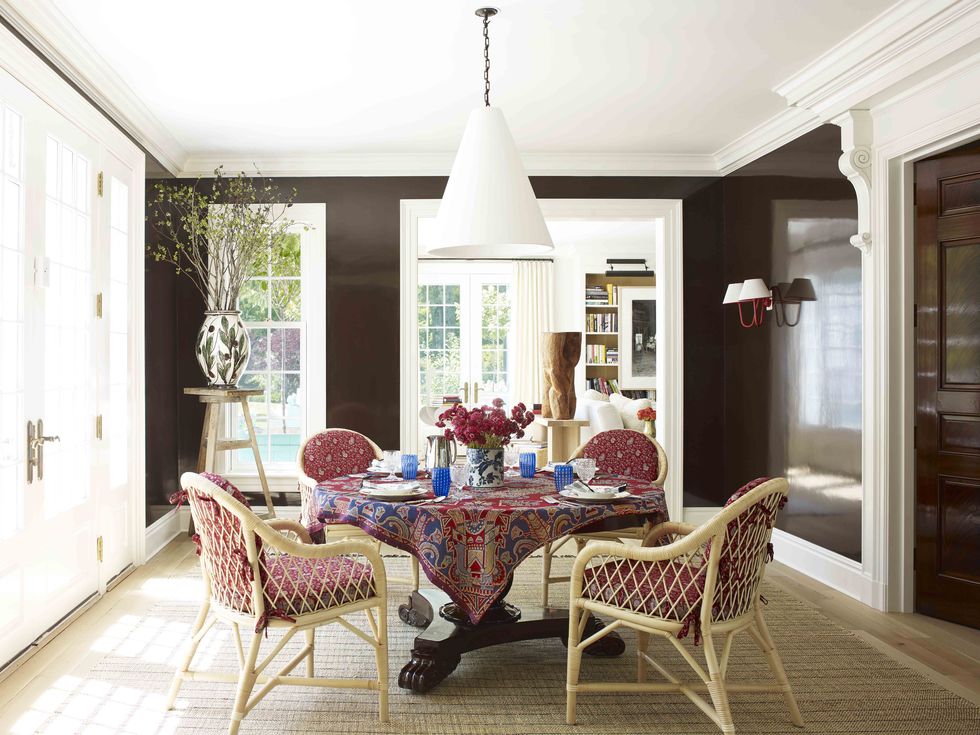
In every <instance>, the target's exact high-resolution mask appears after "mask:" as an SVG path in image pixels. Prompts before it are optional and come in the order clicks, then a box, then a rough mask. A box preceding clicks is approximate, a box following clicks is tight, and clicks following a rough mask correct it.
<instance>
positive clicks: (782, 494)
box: [566, 478, 803, 734]
mask: <svg viewBox="0 0 980 735" xmlns="http://www.w3.org/2000/svg"><path fill="white" fill-rule="evenodd" d="M787 490H788V484H787V482H786V480H784V479H782V478H779V479H773V480H769V479H766V478H761V479H759V480H755V481H754V482H751V483H749V484H748V485H746V486H745V487H743V488H742V489H741V490H739V491H738V492H737V493H735V495H733V496H732V498H731V499H730V500H729V501H728V504H727V505H726V507H725V508H723V509H722V510H721V511H720V512H719V513H718V514H717V515H715V517H714V518H712V519H711V520H710V521H708V522H707V523H705V524H703V525H701V526H699V527H697V528H695V527H693V526H690V525H687V524H682V523H662V524H660V525H658V526H656V527H655V528H653V529H652V530H651V531H650V532H649V534H648V535H647V537H646V538H645V539H644V542H643V546H642V547H640V546H632V545H625V544H619V543H611V542H598V543H592V544H589V545H588V546H586V547H585V549H583V551H582V552H581V553H579V555H578V556H577V557H576V559H575V564H574V567H573V569H572V580H571V593H570V602H569V608H570V609H569V629H568V672H567V681H566V690H567V710H566V719H567V721H568V723H569V724H574V723H575V705H576V698H577V696H578V694H579V693H580V692H623V691H630V692H680V693H682V694H684V695H686V696H687V697H688V698H689V699H690V700H691V701H692V702H693V703H694V704H695V705H697V706H698V707H699V708H700V709H701V710H702V711H704V713H705V714H707V715H708V717H710V718H711V720H712V721H713V722H714V723H715V724H716V725H718V727H719V728H721V731H722V732H723V733H728V734H730V733H734V732H735V725H734V723H733V722H732V713H731V708H730V706H729V700H728V695H729V692H776V693H780V694H782V696H783V698H784V700H785V702H786V706H787V708H788V709H789V713H790V718H791V720H792V722H793V724H794V725H797V726H799V727H802V725H803V720H802V718H801V716H800V711H799V708H798V707H797V705H796V699H795V698H794V697H793V691H792V689H791V688H790V684H789V681H788V680H787V678H786V672H785V670H784V669H783V665H782V662H781V661H780V658H779V654H778V653H777V651H776V646H775V644H774V643H773V641H772V637H771V636H770V635H769V630H768V628H767V627H766V622H765V620H764V618H763V615H762V607H761V604H760V599H759V587H760V584H761V582H762V577H763V573H764V570H765V565H766V561H767V560H768V559H769V558H771V554H772V549H771V546H770V537H771V536H772V527H773V524H774V523H775V520H776V513H777V512H778V510H779V508H780V507H781V506H782V505H783V504H784V503H785V498H786V493H787ZM590 615H601V616H602V617H603V618H605V619H611V622H610V623H609V624H608V625H606V626H605V627H604V628H602V629H601V630H600V631H598V632H596V633H595V634H593V635H591V636H589V637H588V638H586V639H585V640H583V639H582V635H583V632H584V630H585V627H586V624H587V622H588V620H589V617H590ZM620 627H628V628H633V629H634V630H636V631H637V633H638V635H637V657H638V660H637V681H636V683H633V684H623V683H612V682H587V683H580V682H579V667H580V665H581V662H582V652H583V651H584V649H585V648H587V647H588V646H590V645H592V644H593V643H595V642H596V641H598V640H599V639H601V638H602V637H603V636H605V635H607V634H608V633H610V632H612V631H614V630H616V629H617V628H620ZM743 631H744V632H747V633H748V634H749V636H751V638H752V640H753V641H755V643H756V644H757V645H758V646H759V648H760V649H761V650H762V652H763V653H764V654H765V656H766V658H767V660H768V663H769V667H770V668H771V669H772V673H773V675H774V677H775V683H774V684H770V683H762V682H755V681H752V682H747V683H744V684H732V683H729V679H728V659H729V654H730V653H731V650H732V640H733V638H734V637H735V635H736V634H738V633H741V632H743ZM651 636H660V637H662V638H665V639H666V640H667V641H669V642H670V643H671V644H673V645H674V646H675V647H676V649H677V650H678V651H679V652H680V654H681V655H682V656H683V658H684V660H685V661H686V662H687V663H688V664H689V665H690V666H691V668H692V669H693V670H694V672H695V674H696V675H697V678H698V680H697V681H682V680H681V679H680V678H678V677H677V676H675V675H674V674H673V673H671V672H670V671H668V670H667V669H666V668H665V667H664V666H662V665H661V664H660V663H658V662H657V661H656V660H655V659H654V658H652V657H651V656H650V655H649V653H648V647H649V642H650V637H651ZM688 636H690V637H691V638H693V640H694V644H695V646H698V645H699V644H701V643H702V639H703V653H704V659H705V665H704V666H702V665H701V664H700V663H699V662H698V660H697V659H696V658H695V656H694V652H692V651H691V650H690V649H689V648H688V647H687V646H686V645H685V644H684V643H683V641H682V639H684V638H686V637H688ZM716 643H720V644H721V652H720V654H719V653H718V651H717V650H716V648H715V644H716ZM648 666H649V667H652V668H653V669H654V670H655V671H656V672H658V673H659V674H660V675H661V676H663V677H664V679H666V682H657V683H654V682H647V681H646V674H647V667H648ZM704 691H707V693H708V695H709V697H710V700H711V701H710V702H709V701H707V700H706V699H705V698H704V697H703V696H702V695H701V692H704Z"/></svg>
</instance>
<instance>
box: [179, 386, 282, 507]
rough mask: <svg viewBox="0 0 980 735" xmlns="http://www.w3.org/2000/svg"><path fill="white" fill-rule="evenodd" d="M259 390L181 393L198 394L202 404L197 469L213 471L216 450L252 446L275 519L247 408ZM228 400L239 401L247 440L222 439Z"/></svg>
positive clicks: (196, 390)
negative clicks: (222, 419) (202, 420)
mask: <svg viewBox="0 0 980 735" xmlns="http://www.w3.org/2000/svg"><path fill="white" fill-rule="evenodd" d="M263 393H264V391H262V390H261V389H255V388H252V389H246V388H184V395H188V396H197V399H198V400H199V401H200V402H201V403H203V404H204V405H205V407H206V408H205V412H204V428H203V429H202V430H201V449H200V451H199V452H198V455H197V471H198V472H214V457H215V454H216V453H217V452H230V451H232V450H234V449H248V448H249V447H251V448H252V455H253V456H254V457H255V469H256V470H257V471H258V474H259V482H260V483H261V485H262V494H263V495H264V496H265V505H266V508H268V509H269V510H268V517H269V518H275V517H276V511H275V510H274V509H273V507H272V494H271V493H270V492H269V481H268V480H267V479H266V477H265V469H264V468H263V467H262V457H261V456H260V455H259V443H258V441H257V440H256V438H255V427H254V426H252V414H251V413H249V410H248V399H249V396H261V395H262V394H263ZM229 403H238V404H240V405H241V407H242V414H243V415H244V416H245V426H246V427H248V439H222V438H220V436H219V433H220V431H221V407H222V406H223V405H225V404H229Z"/></svg>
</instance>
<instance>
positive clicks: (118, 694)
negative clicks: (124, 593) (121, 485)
mask: <svg viewBox="0 0 980 735" xmlns="http://www.w3.org/2000/svg"><path fill="white" fill-rule="evenodd" d="M139 594H140V595H141V596H143V597H145V598H146V599H147V601H148V602H153V601H156V600H161V599H164V600H170V601H175V602H186V601H197V600H200V599H201V581H200V579H194V578H168V577H153V578H151V579H148V580H147V581H146V582H144V583H143V584H142V585H141V586H140V588H139ZM190 629H191V625H190V623H188V622H175V621H172V620H167V619H165V618H163V617H160V616H159V615H146V616H144V615H139V614H123V615H121V616H119V617H117V618H116V619H114V620H111V621H109V622H108V624H107V625H106V627H105V628H104V629H103V630H96V631H95V632H94V634H93V635H94V640H93V641H92V642H91V644H90V645H89V647H88V648H89V651H91V652H93V653H95V654H100V655H107V654H112V655H114V656H122V657H125V658H132V659H139V660H141V661H145V662H147V663H149V664H157V665H160V664H164V665H166V666H168V667H169V666H171V665H176V664H175V662H176V661H177V659H178V658H179V656H180V654H181V653H182V652H183V650H184V647H185V646H186V645H188V642H189V636H190ZM230 635H231V634H230V632H229V631H228V630H227V629H224V630H222V629H220V628H217V629H212V630H211V631H210V632H209V633H208V634H207V635H206V636H205V638H204V640H203V641H202V643H201V646H200V647H199V648H198V651H197V656H195V659H194V661H195V665H197V666H204V667H207V666H210V665H213V663H214V661H215V658H216V656H217V654H218V652H219V651H220V649H221V647H222V646H223V645H225V644H227V642H228V640H229V638H230ZM136 683H138V682H136ZM165 702H166V693H165V692H162V691H153V692H151V691H148V690H147V689H145V688H140V687H139V686H120V685H116V684H113V683H111V682H107V681H101V680H98V679H94V678H82V677H78V676H62V677H61V678H60V679H58V680H57V681H56V682H55V683H54V684H52V685H51V686H50V687H49V688H48V689H46V690H45V691H44V692H43V693H42V694H41V695H40V696H38V697H37V698H36V699H35V700H34V701H33V702H32V703H31V705H30V707H29V708H28V709H27V710H26V711H25V712H23V714H21V716H20V717H19V718H18V719H17V721H16V722H15V723H14V724H13V726H12V727H11V729H10V732H12V733H15V735H22V734H23V735H26V734H27V733H43V734H44V735H54V734H55V733H114V734H118V733H139V734H140V735H143V734H144V733H154V734H155V735H165V734H166V733H172V732H176V731H177V729H178V728H179V726H180V715H179V712H177V711H171V712H167V711H166V710H164V704H165ZM178 706H180V703H179V702H178Z"/></svg>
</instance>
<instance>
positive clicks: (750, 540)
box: [709, 477, 786, 622]
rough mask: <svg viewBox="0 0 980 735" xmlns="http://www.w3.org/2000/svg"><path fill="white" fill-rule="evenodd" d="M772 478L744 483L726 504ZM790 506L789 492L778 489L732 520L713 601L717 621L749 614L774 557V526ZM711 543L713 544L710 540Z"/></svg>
mask: <svg viewBox="0 0 980 735" xmlns="http://www.w3.org/2000/svg"><path fill="white" fill-rule="evenodd" d="M768 481H769V478H766V477H762V478H759V479H757V480H753V481H752V482H750V483H748V484H747V485H745V486H743V487H742V488H740V489H739V490H738V492H736V493H735V494H734V495H732V496H731V497H730V498H729V499H728V502H727V503H725V507H726V508H728V507H731V505H732V504H733V503H735V502H736V501H738V500H739V499H740V498H743V497H745V495H747V494H748V493H749V492H751V491H752V490H754V489H755V488H757V487H759V486H760V485H762V484H764V483H766V482H768ZM784 505H786V495H785V494H784V493H782V492H779V491H778V490H774V491H773V492H770V493H767V494H765V495H763V496H762V497H761V498H760V499H759V500H757V501H756V502H755V503H753V504H752V505H750V506H749V507H748V508H747V509H745V510H743V511H742V512H741V513H739V514H738V515H737V516H735V517H734V518H733V519H732V520H730V521H729V522H728V525H727V526H726V529H725V540H724V544H723V546H722V551H721V556H720V558H719V560H718V581H717V583H716V585H715V591H714V599H713V600H712V615H711V619H712V621H713V622H718V621H722V620H730V619H732V618H737V617H738V616H739V615H744V614H745V613H747V612H748V611H749V610H750V609H751V607H752V605H753V603H754V602H755V600H756V598H757V597H758V594H759V585H760V584H762V576H763V570H764V569H765V565H766V562H768V561H769V560H771V559H772V556H773V554H772V543H771V541H770V539H771V538H772V529H773V526H774V525H775V523H776V514H777V513H778V512H779V509H780V508H782V507H783V506H784ZM709 546H710V543H709Z"/></svg>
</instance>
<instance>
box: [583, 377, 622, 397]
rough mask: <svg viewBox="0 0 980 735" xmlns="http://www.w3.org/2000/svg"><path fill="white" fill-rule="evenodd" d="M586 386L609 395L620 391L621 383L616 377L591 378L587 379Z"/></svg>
mask: <svg viewBox="0 0 980 735" xmlns="http://www.w3.org/2000/svg"><path fill="white" fill-rule="evenodd" d="M586 387H588V388H589V390H595V391H599V392H600V393H602V394H603V395H607V396H609V395H612V394H613V393H619V392H620V390H619V383H618V382H617V381H616V379H615V378H589V379H588V380H587V381H586Z"/></svg>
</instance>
